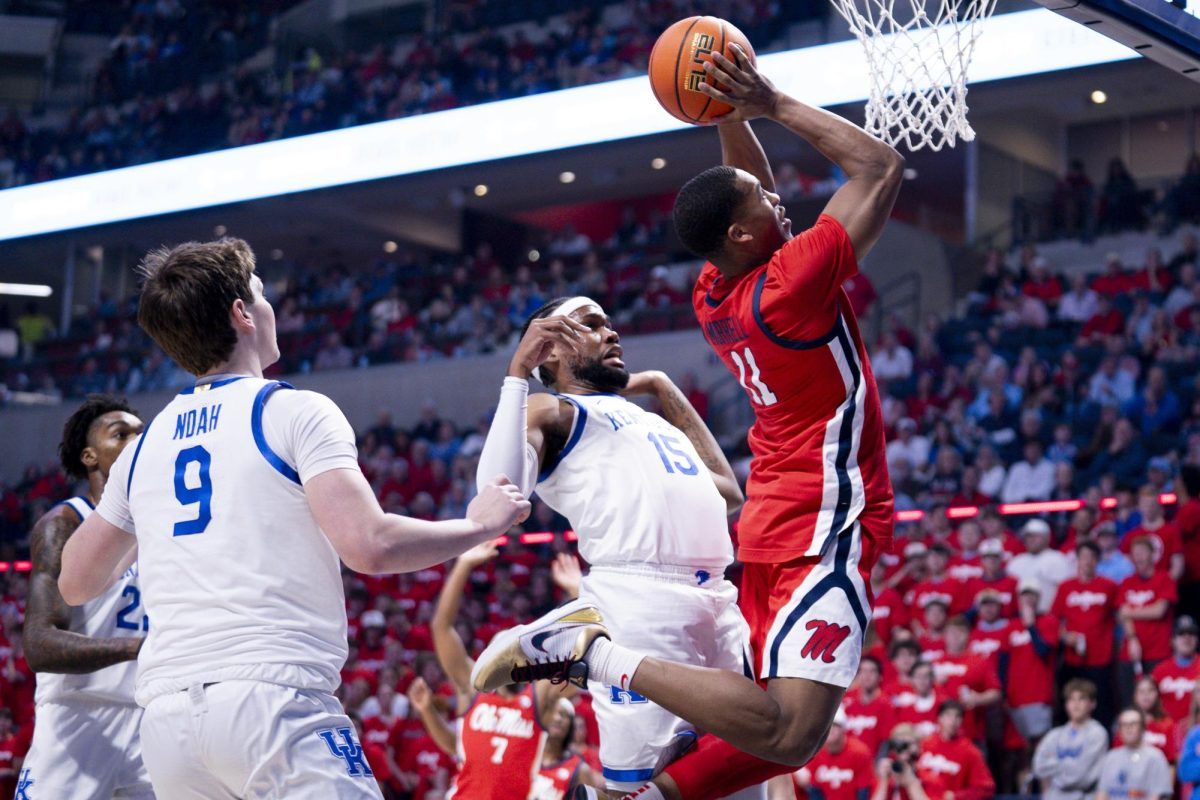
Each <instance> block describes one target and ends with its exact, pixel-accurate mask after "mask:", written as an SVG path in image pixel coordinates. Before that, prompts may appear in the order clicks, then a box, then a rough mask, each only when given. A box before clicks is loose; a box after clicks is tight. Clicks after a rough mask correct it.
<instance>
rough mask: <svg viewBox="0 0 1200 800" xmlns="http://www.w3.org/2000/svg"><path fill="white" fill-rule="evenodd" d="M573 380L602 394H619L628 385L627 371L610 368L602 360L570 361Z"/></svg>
mask: <svg viewBox="0 0 1200 800" xmlns="http://www.w3.org/2000/svg"><path fill="white" fill-rule="evenodd" d="M571 372H573V373H574V374H575V380H577V381H581V382H583V383H586V384H588V385H589V386H594V387H595V388H596V389H598V390H600V391H602V392H614V393H616V392H620V391H621V390H622V389H624V388H625V387H626V386H628V385H629V370H627V369H621V368H620V367H610V366H608V365H607V364H605V363H604V361H603V360H602V359H599V358H593V359H588V360H586V361H584V360H579V361H572V362H571Z"/></svg>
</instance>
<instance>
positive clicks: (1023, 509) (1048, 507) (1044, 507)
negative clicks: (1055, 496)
mask: <svg viewBox="0 0 1200 800" xmlns="http://www.w3.org/2000/svg"><path fill="white" fill-rule="evenodd" d="M1081 508H1083V501H1082V500H1040V501H1038V502H1034V503H1003V504H1001V506H1000V513H1001V514H1002V515H1003V516H1010V515H1012V514H1054V513H1056V512H1059V511H1078V510H1079V509H1081Z"/></svg>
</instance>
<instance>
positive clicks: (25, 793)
mask: <svg viewBox="0 0 1200 800" xmlns="http://www.w3.org/2000/svg"><path fill="white" fill-rule="evenodd" d="M31 786H33V778H31V777H29V770H27V769H23V770H21V776H20V777H19V778H17V793H16V794H14V795H13V800H33V798H32V797H30V796H29V789H30V787H31Z"/></svg>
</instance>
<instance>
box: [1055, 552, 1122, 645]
mask: <svg viewBox="0 0 1200 800" xmlns="http://www.w3.org/2000/svg"><path fill="white" fill-rule="evenodd" d="M1119 605H1120V601H1119V600H1118V599H1117V585H1116V584H1115V583H1113V582H1112V581H1110V580H1109V579H1108V578H1102V577H1100V576H1098V575H1097V576H1096V577H1094V578H1092V579H1091V580H1090V581H1087V582H1086V583H1085V582H1084V581H1081V580H1080V579H1079V578H1068V579H1067V580H1065V581H1063V582H1062V583H1060V584H1059V585H1058V593H1057V594H1055V595H1054V603H1053V604H1052V605H1051V606H1050V613H1051V614H1053V615H1054V617H1055V618H1057V619H1059V620H1062V624H1063V629H1064V630H1066V631H1067V632H1068V633H1081V634H1083V636H1084V640H1085V642H1086V644H1085V649H1084V651H1083V653H1082V654H1080V653H1079V651H1078V650H1076V649H1075V648H1074V647H1064V648H1063V661H1064V663H1066V664H1068V665H1070V666H1076V667H1103V666H1104V665H1105V664H1109V663H1111V662H1112V653H1113V631H1114V630H1115V628H1116V624H1117V623H1116V613H1117V607H1118V606H1119Z"/></svg>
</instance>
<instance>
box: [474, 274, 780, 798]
mask: <svg viewBox="0 0 1200 800" xmlns="http://www.w3.org/2000/svg"><path fill="white" fill-rule="evenodd" d="M621 356H622V352H621V346H620V337H619V336H618V335H617V332H616V331H615V330H613V328H612V325H611V323H610V321H609V318H608V316H607V315H606V314H605V313H604V310H603V309H602V308H601V307H600V305H599V304H598V303H596V302H595V301H594V300H591V299H589V298H586V297H575V298H562V299H559V300H555V301H553V302H551V303H548V304H547V305H545V306H543V307H542V308H541V309H539V310H538V311H537V312H535V313H534V315H533V317H532V318H531V319H530V320H529V322H527V323H526V326H525V331H524V333H523V336H522V339H521V343H520V344H519V345H518V346H517V351H516V353H515V354H514V355H513V357H512V361H511V363H510V364H509V368H508V376H507V377H506V378H505V379H504V385H503V387H502V388H501V391H500V402H499V405H498V407H497V411H496V416H495V419H494V420H493V423H492V427H491V431H490V432H489V434H488V438H487V442H486V443H485V445H484V448H483V452H482V454H481V456H480V463H479V481H480V483H483V481H484V476H485V475H486V474H487V473H489V472H492V471H500V472H502V473H503V474H505V475H508V476H510V477H513V478H514V479H515V480H518V481H519V483H520V486H521V489H522V491H524V492H525V493H526V494H531V493H532V492H533V491H534V490H535V489H536V491H537V493H538V496H539V497H541V498H542V500H544V501H545V502H546V503H547V504H548V505H550V506H551V507H552V508H554V509H555V510H556V511H558V512H559V513H560V514H562V515H563V516H565V517H566V518H567V519H568V520H569V521H570V523H571V526H572V528H573V529H574V530H575V532H576V534H578V536H579V552H580V555H582V556H583V558H584V560H586V561H587V562H588V563H589V564H590V565H591V570H590V571H589V573H588V575H587V576H586V577H585V578H584V580H583V586H582V590H581V593H580V598H579V601H578V602H579V603H581V604H582V605H584V606H592V607H595V608H598V609H599V610H600V611H601V613H602V614H603V617H604V622H605V624H606V626H607V627H608V630H609V633H610V634H611V636H612V638H613V640H614V641H616V642H620V643H624V644H625V645H626V646H628V647H637V648H646V649H649V650H652V651H653V652H654V653H656V654H657V655H659V656H660V657H662V658H669V659H672V660H676V661H682V662H685V663H690V664H698V665H703V666H708V667H717V668H721V669H731V670H737V671H743V669H745V668H748V649H747V648H748V646H749V638H748V637H749V629H748V628H747V626H746V623H745V621H744V620H743V619H742V615H741V612H740V611H739V610H738V606H737V590H736V589H735V588H734V586H733V585H732V584H731V583H729V582H728V581H727V580H725V568H726V567H728V566H729V564H730V563H731V562H732V561H733V546H732V543H731V541H730V538H729V527H728V521H727V519H726V517H727V515H728V514H729V513H732V512H733V511H735V510H736V509H737V508H738V507H739V506H740V505H741V503H742V492H741V489H740V488H739V487H738V483H737V479H736V478H735V477H734V474H733V470H732V468H730V466H729V463H728V461H726V460H725V456H724V454H723V453H722V452H721V448H720V447H719V446H718V445H717V442H716V440H715V439H714V438H713V436H712V434H711V433H710V432H709V430H708V428H707V427H706V426H705V424H704V421H703V420H702V419H701V418H700V415H699V414H698V413H696V410H695V409H694V408H693V407H692V405H691V403H689V402H688V400H687V397H686V396H685V395H684V394H683V393H682V392H681V391H680V390H679V389H678V387H676V386H675V384H674V383H672V382H671V380H670V378H668V377H667V376H666V375H665V374H664V373H662V372H642V373H637V374H635V375H630V373H629V372H628V371H627V370H626V369H625V363H624V361H622V359H621ZM531 375H534V376H536V377H537V378H538V379H539V380H540V381H541V382H542V383H544V384H545V385H546V386H547V387H548V388H550V389H552V390H553V392H554V393H553V394H535V395H533V396H529V394H528V391H529V387H528V382H527V378H528V377H530V376H531ZM634 395H648V396H651V397H654V398H656V399H657V400H658V402H659V405H660V406H661V407H662V409H663V416H659V415H658V414H654V413H651V412H649V411H645V410H643V409H642V408H641V407H639V406H637V405H635V404H634V403H632V402H630V401H629V400H628V399H626V397H629V396H634ZM664 417H665V418H664ZM588 688H589V689H590V690H591V692H592V694H593V696H594V698H595V703H594V708H595V710H596V720H597V723H598V724H599V726H600V761H601V764H602V766H603V768H604V770H603V772H604V778H605V781H606V783H607V784H608V786H609V788H611V789H614V790H628V789H633V788H636V787H638V786H640V785H642V784H643V783H645V782H646V781H647V780H649V779H650V778H652V777H654V776H655V775H657V774H658V772H659V770H661V769H662V768H663V767H664V766H666V764H668V763H669V762H670V761H671V760H673V759H674V758H676V757H678V756H679V755H680V754H681V753H683V752H684V751H685V750H687V748H688V747H690V746H691V745H692V744H693V743H694V741H695V738H696V731H695V729H694V728H693V726H692V725H691V724H690V723H688V722H685V721H684V720H682V719H680V718H679V717H677V716H675V715H674V714H671V713H670V712H669V711H666V710H665V709H663V708H661V707H660V706H658V705H656V704H654V703H651V702H650V701H648V700H647V699H646V698H644V697H642V696H640V695H638V694H637V693H636V692H630V691H628V690H627V689H625V688H622V687H619V686H608V685H603V684H600V683H597V682H595V681H592V682H590V683H589V687H588ZM739 796H746V797H753V796H761V789H755V790H750V791H749V792H747V793H746V794H745V795H739Z"/></svg>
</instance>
